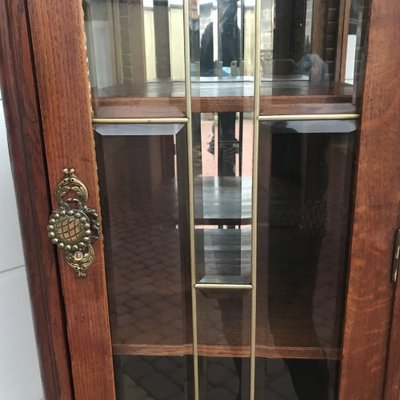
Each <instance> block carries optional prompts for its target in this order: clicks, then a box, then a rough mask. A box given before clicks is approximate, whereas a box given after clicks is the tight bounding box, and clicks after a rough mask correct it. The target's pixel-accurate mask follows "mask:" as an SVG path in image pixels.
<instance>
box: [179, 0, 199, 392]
mask: <svg viewBox="0 0 400 400" xmlns="http://www.w3.org/2000/svg"><path fill="white" fill-rule="evenodd" d="M189 6H190V5H189V0H183V24H184V39H183V40H184V53H185V59H184V63H185V105H186V116H187V118H188V121H187V124H186V128H187V129H186V133H187V151H188V174H189V177H188V178H189V179H188V182H189V188H188V190H189V235H190V238H189V240H190V275H191V285H190V286H191V293H192V330H193V374H194V377H193V378H194V400H199V355H198V354H199V352H198V340H197V293H196V289H195V287H194V285H195V283H196V251H195V235H194V234H195V232H194V179H193V150H192V147H193V143H192V88H191V81H190V31H189V18H190V14H189V11H190V8H189Z"/></svg>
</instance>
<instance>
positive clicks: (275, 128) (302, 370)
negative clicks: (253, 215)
mask: <svg viewBox="0 0 400 400" xmlns="http://www.w3.org/2000/svg"><path fill="white" fill-rule="evenodd" d="M355 132H356V123H355V122H354V121H327V122H321V121H290V122H289V121H288V122H286V121H282V122H277V123H272V124H271V123H265V124H261V125H260V163H259V182H258V188H259V195H258V205H259V213H258V221H257V224H258V259H257V350H256V354H257V355H258V356H264V357H266V358H268V357H271V356H272V355H274V356H275V357H274V358H281V359H285V363H286V365H287V368H288V370H289V373H290V376H291V380H292V383H293V385H294V391H295V392H296V394H297V397H294V398H296V399H299V400H306V399H307V400H310V399H315V400H317V399H318V400H325V399H326V400H327V399H328V398H329V392H330V391H332V390H334V389H335V388H336V385H335V384H334V382H333V381H332V379H333V376H335V374H336V372H335V374H333V375H332V374H331V373H330V372H329V368H328V362H327V361H326V360H328V359H338V358H339V355H340V350H339V349H340V346H341V330H342V320H343V311H344V298H345V281H346V279H345V277H346V272H347V271H346V264H347V251H346V249H347V241H348V229H349V219H350V215H349V203H350V195H351V192H350V187H351V180H352V173H353V157H354V139H355ZM267 148H270V149H271V150H270V152H269V151H266V149H267ZM261 364H262V363H261V362H260V364H259V365H261ZM333 365H334V366H336V367H337V366H338V364H333ZM336 367H335V368H336ZM336 371H337V370H336ZM260 376H262V374H261V373H260ZM262 379H264V378H262ZM316 382H318V384H317V383H316ZM332 382H333V383H332Z"/></svg>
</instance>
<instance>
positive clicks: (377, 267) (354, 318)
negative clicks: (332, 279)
mask: <svg viewBox="0 0 400 400" xmlns="http://www.w3.org/2000/svg"><path fill="white" fill-rule="evenodd" d="M399 19H400V3H399V2H397V1H396V2H394V1H392V0H372V1H371V9H370V18H369V34H368V43H367V44H366V59H367V63H366V69H365V74H363V76H364V77H365V79H364V85H363V87H362V91H361V92H362V98H363V99H362V107H361V127H360V143H359V154H358V161H357V177H356V180H357V181H356V185H355V189H356V193H355V205H354V224H353V233H352V243H351V248H350V263H349V264H350V271H349V282H348V295H347V304H346V314H345V326H344V337H343V353H342V359H343V361H342V365H341V372H340V386H339V399H340V400H348V399H352V400H358V399H359V400H364V399H365V400H369V399H383V398H384V397H383V390H384V385H385V375H386V371H385V370H386V361H387V355H388V344H389V331H390V325H391V318H392V303H393V296H394V290H393V285H392V284H391V282H390V278H391V258H392V246H393V235H394V231H395V229H396V226H397V218H398V209H399V204H400V174H399V171H400V158H399V156H398V149H399V148H400V135H399V131H398V127H399V126H400V113H399V108H400V92H399V89H400V70H399V68H398V62H397V59H396V58H395V57H393V54H397V53H398V52H399V41H398V37H399V36H400V26H399V24H398V21H399Z"/></svg>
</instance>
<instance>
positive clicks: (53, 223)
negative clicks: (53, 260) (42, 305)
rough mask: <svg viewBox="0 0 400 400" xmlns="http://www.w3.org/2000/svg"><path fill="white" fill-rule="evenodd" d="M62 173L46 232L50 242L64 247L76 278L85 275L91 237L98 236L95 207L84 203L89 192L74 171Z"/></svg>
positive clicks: (88, 264)
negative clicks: (56, 206) (55, 202)
mask: <svg viewBox="0 0 400 400" xmlns="http://www.w3.org/2000/svg"><path fill="white" fill-rule="evenodd" d="M63 172H64V177H63V179H62V180H61V181H60V182H59V183H58V184H57V187H56V195H57V201H58V204H59V206H60V207H59V208H57V209H55V210H53V211H52V213H51V215H50V218H49V225H48V226H47V229H48V232H49V233H48V236H49V238H50V239H51V242H52V243H53V244H55V245H57V246H58V248H59V249H60V250H63V251H64V255H65V259H66V260H67V263H68V264H69V265H70V266H71V267H72V268H73V269H74V270H75V273H76V277H77V278H86V276H87V272H86V271H87V269H88V268H89V266H90V265H91V264H92V262H93V260H94V250H93V247H92V245H91V243H92V240H94V239H98V237H99V226H100V224H99V221H98V218H99V216H98V214H97V213H96V210H94V209H92V208H88V206H87V205H86V203H87V200H88V197H89V194H88V190H87V188H86V186H85V185H84V184H83V183H82V182H81V181H80V180H79V179H78V178H77V176H76V175H75V174H74V172H75V170H74V169H73V168H71V169H64V170H63Z"/></svg>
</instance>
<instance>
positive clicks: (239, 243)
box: [193, 113, 253, 284]
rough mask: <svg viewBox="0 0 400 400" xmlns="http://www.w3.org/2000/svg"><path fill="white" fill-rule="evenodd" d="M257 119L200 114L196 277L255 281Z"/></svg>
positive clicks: (196, 160) (210, 280)
mask: <svg viewBox="0 0 400 400" xmlns="http://www.w3.org/2000/svg"><path fill="white" fill-rule="evenodd" d="M252 126H253V120H252V115H251V114H248V113H216V114H194V116H193V160H194V174H195V177H194V194H195V196H194V214H195V244H196V246H195V247H196V282H197V283H230V284H243V283H244V284H248V283H250V282H251V257H250V255H251V243H250V242H251V188H252V143H253V138H252V135H253V128H252Z"/></svg>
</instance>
